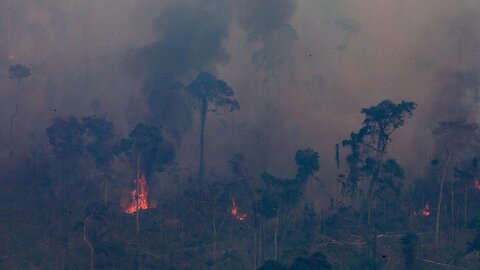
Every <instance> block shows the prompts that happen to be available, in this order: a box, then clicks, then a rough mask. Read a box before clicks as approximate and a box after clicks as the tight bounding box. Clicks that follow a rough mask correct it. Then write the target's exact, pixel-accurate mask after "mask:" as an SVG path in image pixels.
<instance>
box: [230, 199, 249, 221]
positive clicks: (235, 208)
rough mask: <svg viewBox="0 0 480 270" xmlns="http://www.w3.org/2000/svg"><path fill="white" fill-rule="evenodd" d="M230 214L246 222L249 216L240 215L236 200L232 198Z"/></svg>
mask: <svg viewBox="0 0 480 270" xmlns="http://www.w3.org/2000/svg"><path fill="white" fill-rule="evenodd" d="M230 213H231V214H232V216H233V217H234V218H236V219H237V220H240V221H245V220H246V219H247V214H240V213H238V208H237V204H236V203H235V198H232V210H230Z"/></svg>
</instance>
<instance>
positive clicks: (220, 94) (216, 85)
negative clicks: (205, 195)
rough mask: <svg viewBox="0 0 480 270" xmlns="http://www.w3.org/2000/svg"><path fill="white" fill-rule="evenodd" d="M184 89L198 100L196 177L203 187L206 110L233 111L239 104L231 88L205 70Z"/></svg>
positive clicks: (215, 111) (216, 111)
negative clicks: (198, 144)
mask: <svg viewBox="0 0 480 270" xmlns="http://www.w3.org/2000/svg"><path fill="white" fill-rule="evenodd" d="M186 90H187V91H188V93H190V95H192V96H193V97H194V98H195V99H197V100H198V102H199V106H200V161H199V168H198V177H199V182H200V188H201V189H203V184H204V183H203V178H204V170H205V169H204V155H205V122H206V119H207V113H208V112H210V111H211V112H214V113H217V114H218V113H222V112H233V111H235V110H238V109H240V104H239V103H238V101H237V100H236V99H233V98H232V97H233V95H234V92H233V89H232V88H231V87H230V86H228V84H227V83H226V82H224V81H222V80H218V79H217V78H216V77H215V76H213V75H212V74H210V73H207V72H201V73H200V74H198V76H197V78H195V80H193V81H192V82H191V83H190V84H189V85H188V86H187V87H186Z"/></svg>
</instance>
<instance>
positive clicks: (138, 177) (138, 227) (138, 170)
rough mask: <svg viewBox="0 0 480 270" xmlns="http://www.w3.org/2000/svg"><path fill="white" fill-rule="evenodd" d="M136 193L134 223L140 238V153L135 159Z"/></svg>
mask: <svg viewBox="0 0 480 270" xmlns="http://www.w3.org/2000/svg"><path fill="white" fill-rule="evenodd" d="M136 184H137V192H136V193H135V201H136V209H135V210H136V211H135V221H136V225H137V237H139V236H140V211H139V205H138V203H139V202H138V201H139V198H140V197H139V194H140V153H138V158H137V183H136Z"/></svg>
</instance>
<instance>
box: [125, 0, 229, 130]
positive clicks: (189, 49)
mask: <svg viewBox="0 0 480 270" xmlns="http://www.w3.org/2000/svg"><path fill="white" fill-rule="evenodd" d="M230 20H231V7H230V6H229V4H228V2H227V1H212V0H202V1H185V0H182V1H175V2H173V3H171V4H170V5H168V6H167V7H166V8H165V9H164V10H163V11H162V13H161V14H160V16H159V18H158V19H157V21H156V23H155V36H156V37H155V41H154V42H153V43H152V44H151V45H149V46H147V47H145V48H142V49H140V50H139V51H137V52H135V56H134V57H135V58H136V60H138V61H139V62H140V63H137V65H134V67H138V65H140V66H139V70H137V74H138V75H139V76H144V86H143V91H144V93H145V95H146V97H147V104H148V106H149V109H150V114H149V118H150V120H151V121H152V122H154V123H157V124H159V125H161V126H163V127H165V128H167V129H170V130H172V131H173V132H175V133H176V134H177V137H178V136H180V135H181V134H183V133H184V132H185V131H187V130H189V129H190V127H191V122H192V109H193V106H194V104H192V103H191V101H190V100H188V97H187V96H186V93H185V92H184V90H183V84H184V83H188V80H190V79H192V78H193V76H195V75H196V73H198V72H200V71H204V70H211V69H213V68H214V64H217V63H221V62H225V61H226V60H227V59H228V54H227V52H226V51H225V49H224V48H223V46H222V42H223V40H224V39H226V38H227V37H228V30H229V22H230Z"/></svg>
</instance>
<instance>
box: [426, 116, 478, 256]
mask: <svg viewBox="0 0 480 270" xmlns="http://www.w3.org/2000/svg"><path fill="white" fill-rule="evenodd" d="M477 130H478V125H477V124H472V123H466V122H465V121H462V120H459V121H449V122H440V123H439V125H438V126H437V127H435V128H434V129H433V134H434V135H436V136H439V137H440V138H441V141H442V142H441V144H442V145H443V148H444V151H445V152H444V155H445V161H444V162H443V168H442V172H441V174H439V175H440V176H439V177H440V179H439V189H440V190H439V192H438V201H437V213H436V216H435V246H436V247H438V239H439V235H440V215H441V208H442V201H443V192H444V185H445V181H446V179H447V177H448V174H449V169H450V165H451V162H452V160H453V159H454V158H456V152H460V150H465V147H467V148H473V146H477V147H478V145H479V144H478V142H479V138H478V136H477V135H476V132H477ZM437 163H438V162H434V163H433V164H437Z"/></svg>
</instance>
